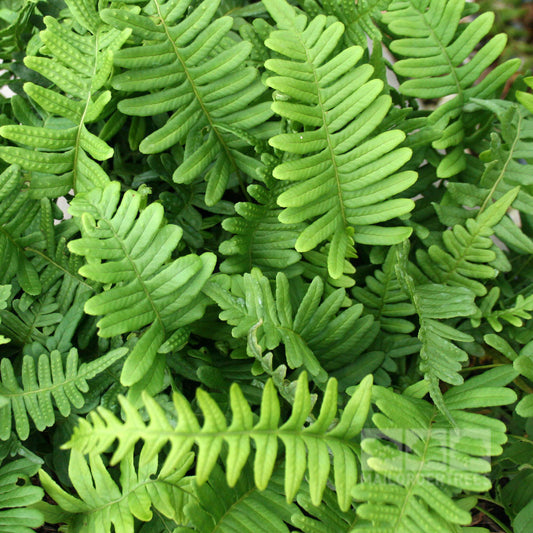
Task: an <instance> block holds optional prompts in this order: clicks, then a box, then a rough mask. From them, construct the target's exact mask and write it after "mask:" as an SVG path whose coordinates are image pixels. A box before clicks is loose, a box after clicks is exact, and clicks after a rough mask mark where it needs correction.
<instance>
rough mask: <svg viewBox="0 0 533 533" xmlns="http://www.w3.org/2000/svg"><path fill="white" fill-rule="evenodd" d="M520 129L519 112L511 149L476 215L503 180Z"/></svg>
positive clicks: (518, 138) (484, 206) (511, 158)
mask: <svg viewBox="0 0 533 533" xmlns="http://www.w3.org/2000/svg"><path fill="white" fill-rule="evenodd" d="M521 129H522V114H521V113H520V112H519V113H518V125H517V128H516V136H515V138H514V139H513V144H512V146H511V149H510V150H509V153H508V156H507V159H506V160H505V163H504V165H503V168H502V170H501V172H500V175H499V176H498V178H497V179H496V181H495V182H494V185H493V186H492V187H491V189H490V191H489V194H488V195H487V197H486V198H485V200H484V201H483V204H482V206H481V207H480V208H479V213H478V215H479V214H480V213H482V212H483V211H484V209H485V208H486V207H487V205H488V204H489V202H490V200H491V198H492V196H493V194H494V193H495V192H496V189H497V188H498V185H499V184H500V182H501V181H502V180H503V177H504V176H505V172H506V171H507V167H508V166H509V164H510V163H511V161H512V160H513V154H514V151H515V148H516V145H517V143H518V141H519V140H520V131H521Z"/></svg>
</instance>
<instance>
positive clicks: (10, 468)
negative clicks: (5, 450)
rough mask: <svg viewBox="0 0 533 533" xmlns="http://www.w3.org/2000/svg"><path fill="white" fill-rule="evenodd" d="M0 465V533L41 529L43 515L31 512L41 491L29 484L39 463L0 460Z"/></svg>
mask: <svg viewBox="0 0 533 533" xmlns="http://www.w3.org/2000/svg"><path fill="white" fill-rule="evenodd" d="M34 457H35V456H34ZM2 459H3V454H2ZM2 463H4V464H2ZM0 465H1V466H0V533H14V532H16V533H33V532H34V531H35V528H38V527H40V526H42V525H43V515H42V514H41V513H40V512H39V511H38V510H37V509H35V508H33V506H34V505H35V504H36V503H38V502H40V501H41V499H42V497H43V494H44V493H43V489H41V487H35V486H34V485H32V484H31V481H30V478H31V477H32V476H34V475H35V474H36V473H37V472H38V471H39V468H40V463H38V462H35V461H31V460H30V459H28V458H26V457H24V458H21V459H16V460H14V461H10V462H4V461H2V460H0Z"/></svg>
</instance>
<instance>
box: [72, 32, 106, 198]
mask: <svg viewBox="0 0 533 533" xmlns="http://www.w3.org/2000/svg"><path fill="white" fill-rule="evenodd" d="M99 32H100V30H99V29H98V31H97V33H95V34H94V63H93V73H92V76H91V77H90V78H89V84H90V83H91V80H92V79H93V78H94V77H95V76H96V65H97V59H96V58H97V55H98V35H99ZM91 96H92V93H91V89H90V85H89V90H88V92H87V100H86V101H85V107H84V108H83V112H82V114H81V117H80V123H79V125H78V131H77V132H76V142H75V144H74V161H73V166H72V188H73V189H74V192H76V182H77V181H78V159H79V156H80V150H81V132H82V128H83V126H84V124H85V116H86V115H87V111H88V109H89V104H90V103H91Z"/></svg>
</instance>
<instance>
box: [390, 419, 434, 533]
mask: <svg viewBox="0 0 533 533" xmlns="http://www.w3.org/2000/svg"><path fill="white" fill-rule="evenodd" d="M434 420H435V414H434V415H433V417H432V418H431V421H430V423H429V425H428V435H427V438H426V442H425V444H424V450H423V453H422V455H421V456H419V458H420V463H419V467H418V470H417V472H416V475H415V477H414V478H413V480H412V481H411V483H410V484H409V486H408V487H405V488H406V490H407V493H406V494H405V498H404V500H403V505H402V507H401V508H400V512H399V513H398V518H397V519H396V521H395V523H394V525H393V531H395V532H396V531H403V528H401V525H402V524H401V522H402V519H403V517H404V514H405V511H406V508H407V504H408V503H409V499H410V498H411V496H412V495H413V491H414V489H415V487H416V485H417V484H418V480H419V479H420V477H421V476H422V471H423V469H424V466H425V461H426V455H427V452H428V449H429V443H430V441H431V424H432V423H433V421H434Z"/></svg>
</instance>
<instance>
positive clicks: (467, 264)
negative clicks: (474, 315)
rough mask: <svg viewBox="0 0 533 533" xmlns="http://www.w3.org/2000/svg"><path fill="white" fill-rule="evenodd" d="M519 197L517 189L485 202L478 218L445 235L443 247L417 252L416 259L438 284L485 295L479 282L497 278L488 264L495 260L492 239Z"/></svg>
mask: <svg viewBox="0 0 533 533" xmlns="http://www.w3.org/2000/svg"><path fill="white" fill-rule="evenodd" d="M517 194H518V188H515V189H512V190H511V191H509V192H507V193H506V194H504V195H503V196H502V197H501V198H500V199H499V200H497V201H496V202H494V203H492V204H488V203H486V202H485V203H483V205H482V206H481V208H480V209H479V211H478V213H477V216H476V218H475V219H474V218H469V219H467V220H466V223H465V226H461V225H459V224H458V225H456V226H454V227H453V228H452V229H450V230H446V231H445V232H444V233H443V234H442V242H443V246H439V245H436V244H433V245H431V246H430V247H429V249H428V250H427V252H426V251H425V250H424V249H422V248H420V249H418V250H417V253H416V258H417V261H418V264H419V265H420V267H421V269H422V270H423V271H424V273H425V274H426V275H427V276H428V277H429V278H430V279H431V280H432V281H434V282H435V283H440V284H446V285H450V286H453V287H466V288H467V289H469V290H471V291H472V292H473V293H474V294H475V295H476V296H484V295H485V294H486V293H487V289H486V287H485V285H484V284H483V283H482V282H481V281H478V280H487V279H492V278H495V277H496V276H497V275H498V271H497V270H496V269H495V268H493V267H492V266H489V265H488V264H487V263H490V262H492V261H494V260H495V259H496V252H494V251H493V250H491V248H492V247H493V246H494V243H493V242H492V240H491V239H490V237H491V235H492V234H493V233H494V229H493V228H494V226H495V225H496V224H497V223H498V222H500V220H501V219H502V218H503V216H504V215H505V213H506V212H507V209H508V208H509V207H510V206H511V204H512V203H513V201H514V200H515V198H516V196H517Z"/></svg>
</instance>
